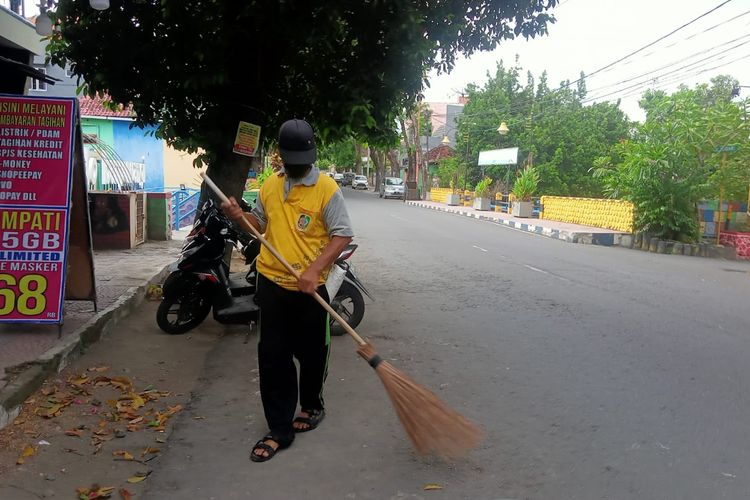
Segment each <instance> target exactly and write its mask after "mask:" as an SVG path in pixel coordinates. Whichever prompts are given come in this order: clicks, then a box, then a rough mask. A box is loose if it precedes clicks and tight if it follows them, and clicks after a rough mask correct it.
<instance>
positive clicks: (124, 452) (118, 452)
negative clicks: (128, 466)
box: [112, 450, 135, 460]
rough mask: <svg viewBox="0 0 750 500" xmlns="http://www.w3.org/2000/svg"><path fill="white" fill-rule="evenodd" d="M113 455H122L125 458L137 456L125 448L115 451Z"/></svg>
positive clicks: (133, 458)
mask: <svg viewBox="0 0 750 500" xmlns="http://www.w3.org/2000/svg"><path fill="white" fill-rule="evenodd" d="M112 455H114V456H116V457H121V458H122V459H123V460H135V457H134V456H133V455H131V454H130V453H128V452H127V451H125V450H117V451H113V452H112Z"/></svg>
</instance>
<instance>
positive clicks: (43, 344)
mask: <svg viewBox="0 0 750 500" xmlns="http://www.w3.org/2000/svg"><path fill="white" fill-rule="evenodd" d="M186 234H187V231H185V232H181V231H178V232H176V233H173V238H175V239H173V240H170V241H159V242H148V243H144V244H142V245H139V246H138V247H136V248H134V249H131V250H105V251H96V252H94V270H95V274H96V290H97V298H98V302H97V311H94V304H93V303H92V302H81V301H65V306H64V307H65V315H64V320H65V323H64V325H63V328H62V335H60V336H58V327H57V325H32V324H0V369H2V375H0V376H2V378H1V379H0V428H2V427H3V426H4V425H5V423H6V422H7V419H8V418H9V417H10V418H11V419H12V416H10V415H8V412H12V408H13V407H15V406H16V405H17V404H20V403H21V402H23V399H25V396H24V394H25V393H26V392H27V390H29V389H30V388H32V387H34V386H35V385H37V382H38V383H41V382H40V381H43V380H44V378H45V377H46V376H47V375H48V374H49V373H50V372H52V371H58V370H60V369H62V368H63V367H64V366H65V364H67V361H68V359H67V358H68V357H69V356H70V355H75V354H76V353H77V352H79V351H80V350H81V349H83V348H84V347H85V346H86V345H87V344H89V343H91V342H94V341H96V340H97V339H98V338H99V336H100V335H101V334H102V331H106V329H108V328H111V327H112V326H113V325H114V323H116V322H117V321H118V320H119V318H121V317H122V316H124V315H127V314H128V313H129V311H130V310H132V309H133V308H134V307H135V306H137V305H138V304H139V303H140V301H141V300H142V299H143V297H144V296H145V292H146V287H147V285H148V284H149V283H150V282H153V283H157V282H158V283H161V281H163V278H165V277H166V268H167V267H168V266H169V265H170V264H171V263H172V262H174V261H175V260H176V259H177V257H178V255H179V253H180V249H181V248H182V243H183V242H182V240H183V239H184V237H185V235H186ZM32 392H33V390H32ZM19 400H20V401H19Z"/></svg>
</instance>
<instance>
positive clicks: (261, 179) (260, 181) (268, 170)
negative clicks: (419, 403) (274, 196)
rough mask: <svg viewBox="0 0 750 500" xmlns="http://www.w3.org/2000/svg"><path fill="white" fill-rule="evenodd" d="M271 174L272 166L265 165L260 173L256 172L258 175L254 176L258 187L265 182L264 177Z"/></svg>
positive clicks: (266, 177)
mask: <svg viewBox="0 0 750 500" xmlns="http://www.w3.org/2000/svg"><path fill="white" fill-rule="evenodd" d="M272 175H273V168H271V167H266V168H264V169H263V171H262V172H261V173H259V174H258V177H257V178H256V180H257V182H258V188H260V187H261V186H262V185H263V183H264V182H266V179H268V178H269V177H271V176H272Z"/></svg>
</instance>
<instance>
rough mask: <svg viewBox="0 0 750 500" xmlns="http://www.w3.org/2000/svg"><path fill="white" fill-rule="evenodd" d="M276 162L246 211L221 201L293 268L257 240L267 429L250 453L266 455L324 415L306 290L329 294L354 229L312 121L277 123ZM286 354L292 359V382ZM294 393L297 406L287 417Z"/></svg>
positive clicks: (322, 358) (317, 339) (316, 313)
mask: <svg viewBox="0 0 750 500" xmlns="http://www.w3.org/2000/svg"><path fill="white" fill-rule="evenodd" d="M279 153H280V155H281V159H282V160H283V162H284V168H283V169H282V170H281V171H280V172H278V173H276V174H274V175H272V176H271V177H269V178H268V179H266V181H265V183H264V184H263V186H262V187H261V189H260V193H259V195H258V200H257V204H256V206H255V208H254V209H253V211H252V213H251V214H248V215H246V214H245V213H244V212H243V211H242V209H241V208H240V206H239V205H238V204H237V201H236V200H235V199H234V198H230V203H224V204H223V205H222V208H223V210H224V212H225V213H226V214H227V215H228V216H229V217H230V218H231V219H233V220H235V221H240V220H241V219H242V218H243V217H246V219H247V221H248V222H249V223H250V224H252V225H253V226H254V227H255V228H256V229H257V230H258V231H260V232H261V233H265V237H266V239H267V240H268V241H269V242H270V243H271V244H272V245H273V246H274V247H275V248H276V249H277V250H278V251H279V253H281V255H282V256H283V257H284V258H285V259H286V260H287V261H288V262H289V263H291V265H292V267H293V268H294V269H295V270H297V271H299V272H300V273H301V275H300V278H299V280H297V279H296V278H295V277H294V276H293V275H291V274H290V273H289V272H288V271H287V270H286V269H285V268H284V266H283V265H282V264H281V263H280V262H279V261H278V260H277V259H276V258H275V257H274V256H273V255H272V254H271V252H270V251H269V250H268V249H267V248H266V247H265V246H263V247H262V248H261V252H260V256H259V257H258V263H257V267H258V287H257V292H256V300H257V302H258V305H259V306H260V309H261V321H260V341H259V342H258V365H259V370H260V393H261V400H262V402H263V410H264V413H265V416H266V421H267V422H268V428H269V432H268V434H267V435H265V436H264V437H263V438H262V439H260V440H259V441H258V442H257V443H256V444H255V446H254V447H253V450H252V451H251V453H250V458H251V460H253V461H254V462H265V461H266V460H270V459H271V458H273V456H274V455H275V454H276V452H277V451H278V450H279V449H283V448H287V447H289V446H290V445H291V444H292V442H293V441H294V436H295V433H297V432H306V431H311V430H313V429H315V428H316V427H317V426H318V425H319V424H320V422H321V421H322V420H323V418H324V417H325V409H324V404H323V384H324V381H325V378H326V375H327V371H328V357H329V351H330V332H329V328H328V325H329V320H328V314H327V313H326V312H325V310H324V309H323V308H322V307H321V306H320V304H318V303H317V302H316V301H315V299H314V298H313V297H312V294H313V293H314V292H315V291H317V292H318V294H320V295H321V296H322V297H323V298H325V299H326V300H330V298H329V297H328V295H327V292H326V289H325V286H324V283H325V280H326V277H327V276H328V271H329V270H330V268H331V265H332V264H333V262H334V261H335V260H336V258H337V257H338V256H339V254H340V253H341V251H342V250H343V249H344V248H345V247H346V246H347V245H348V244H349V243H350V242H351V240H352V237H353V236H354V233H353V231H352V228H351V222H350V219H349V214H348V212H347V210H346V206H345V204H344V197H343V195H342V194H341V191H340V189H339V187H338V185H337V184H336V181H334V180H333V179H332V178H330V177H328V176H327V175H321V174H320V171H319V170H318V168H317V167H315V166H314V162H315V160H316V158H317V152H316V146H315V138H314V133H313V129H312V127H311V126H310V125H309V124H308V123H307V122H305V121H304V120H296V119H295V120H289V121H287V122H285V123H284V124H283V125H282V126H281V128H280V130H279ZM294 358H296V359H297V361H298V362H299V367H300V373H299V382H298V378H297V369H296V366H295V364H294ZM298 396H299V403H300V407H301V410H300V413H299V415H298V416H297V417H296V418H295V417H294V413H295V410H296V408H297V401H298Z"/></svg>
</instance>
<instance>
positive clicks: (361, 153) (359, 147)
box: [354, 142, 367, 175]
mask: <svg viewBox="0 0 750 500" xmlns="http://www.w3.org/2000/svg"><path fill="white" fill-rule="evenodd" d="M354 154H356V155H357V157H356V158H355V159H354V162H355V165H356V174H357V175H364V173H363V172H362V158H364V157H366V156H367V146H364V145H363V144H360V143H358V142H355V143H354Z"/></svg>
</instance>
